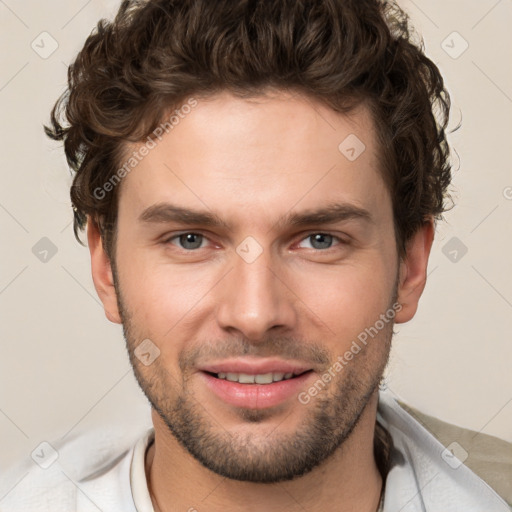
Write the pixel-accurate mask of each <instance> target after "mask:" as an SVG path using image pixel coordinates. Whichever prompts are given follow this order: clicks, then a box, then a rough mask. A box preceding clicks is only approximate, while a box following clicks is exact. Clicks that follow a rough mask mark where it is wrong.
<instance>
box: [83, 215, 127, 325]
mask: <svg viewBox="0 0 512 512" xmlns="http://www.w3.org/2000/svg"><path fill="white" fill-rule="evenodd" d="M87 241H88V244H89V252H90V253H91V270H92V280H93V281H94V287H95V288H96V293H97V294H98V297H99V298H100V300H101V302H102V303H103V307H104V309H105V315H106V317H107V318H108V319H109V320H110V321H111V322H113V323H116V324H120V323H121V315H120V314H119V308H118V305H117V294H116V289H115V287H114V278H113V275H112V267H111V266H110V259H109V258H108V256H107V254H106V252H105V250H104V249H103V241H102V240H101V235H100V230H99V228H98V224H97V223H96V222H95V221H94V220H93V219H92V218H91V217H88V218H87Z"/></svg>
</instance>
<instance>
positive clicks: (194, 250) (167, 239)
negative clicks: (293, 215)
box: [163, 231, 349, 253]
mask: <svg viewBox="0 0 512 512" xmlns="http://www.w3.org/2000/svg"><path fill="white" fill-rule="evenodd" d="M183 235H199V236H202V237H203V239H205V240H209V239H208V237H207V236H206V235H204V234H202V233H197V232H195V231H184V232H182V233H178V234H177V235H173V236H171V237H169V238H166V239H165V240H164V241H163V244H164V245H168V244H172V240H175V239H179V238H180V237H181V236H183ZM313 235H327V236H330V237H332V238H333V240H336V241H337V242H338V244H336V245H334V246H331V247H328V248H327V249H315V248H312V250H314V251H318V252H329V251H330V250H331V249H334V248H335V247H336V246H338V245H348V244H349V242H348V241H347V240H344V239H343V238H341V237H339V236H337V235H335V234H333V233H328V232H324V231H311V232H310V233H307V234H306V235H305V236H303V237H302V238H301V239H300V242H302V241H304V240H306V239H308V238H311V237H312V236H313ZM172 245H175V244H172ZM175 247H177V248H178V249H179V250H181V251H182V252H186V253H193V252H196V251H199V250H200V249H204V247H199V248H197V249H184V248H182V247H178V246H175ZM308 249H309V248H308Z"/></svg>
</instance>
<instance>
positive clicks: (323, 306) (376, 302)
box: [296, 261, 394, 344]
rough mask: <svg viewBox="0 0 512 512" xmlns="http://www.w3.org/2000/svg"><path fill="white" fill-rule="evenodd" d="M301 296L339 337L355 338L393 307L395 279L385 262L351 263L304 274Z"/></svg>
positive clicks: (340, 338)
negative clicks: (356, 264) (391, 305)
mask: <svg viewBox="0 0 512 512" xmlns="http://www.w3.org/2000/svg"><path fill="white" fill-rule="evenodd" d="M296 283H297V285H296V286H298V287H300V290H301V291H300V293H298V295H299V296H300V297H301V299H302V300H304V302H305V304H306V305H307V307H308V308H309V309H310V310H311V311H313V312H314V313H315V314H316V315H317V316H318V317H319V318H320V320H321V321H322V322H323V323H324V325H327V326H328V327H329V330H330V331H329V332H331V331H332V332H331V334H332V336H333V337H334V338H335V339H336V340H337V343H339V342H340V341H343V342H346V343H348V344H350V343H351V341H352V339H354V338H356V337H357V335H358V334H359V333H360V332H362V331H364V329H365V328H367V327H369V326H371V325H374V324H375V322H376V320H378V319H379V317H380V315H381V314H382V313H385V312H386V310H387V309H388V308H389V307H390V301H391V298H392V293H393V285H394V279H391V275H390V271H389V269H387V268H386V265H384V264H383V262H378V261H374V262H372V264H368V265H362V264H361V265H359V266H355V265H347V266H338V267H333V268H332V269H330V271H329V272H327V273H326V272H318V273H310V274H308V275H304V276H303V278H302V280H301V282H300V284H299V283H298V281H296Z"/></svg>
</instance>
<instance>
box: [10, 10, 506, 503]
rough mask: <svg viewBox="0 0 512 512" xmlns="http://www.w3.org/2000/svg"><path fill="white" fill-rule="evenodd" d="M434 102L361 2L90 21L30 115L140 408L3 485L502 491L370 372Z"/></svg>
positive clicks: (414, 496) (116, 498)
mask: <svg viewBox="0 0 512 512" xmlns="http://www.w3.org/2000/svg"><path fill="white" fill-rule="evenodd" d="M449 108H450V102H449V96H448V93H447V92H446V90H445V89H444V85H443V79H442V77H441V75H440V73H439V70H438V69H437V68H436V66H435V65H434V64H433V63H432V62H431V61H430V60H429V59H428V58H427V57H426V56H425V55H424V54H423V53H422V51H421V49H420V48H418V47H416V46H415V45H414V44H412V43H411V42H410V40H409V33H408V26H407V18H406V16H405V14H404V13H403V12H401V11H400V10H399V9H398V8H397V7H396V6H394V5H391V4H386V3H384V2H380V1H377V0H373V1H370V0H365V1H361V0H357V1H356V0H316V1H311V2H304V1H297V0H282V1H276V0H259V1H253V2H247V1H242V0H177V1H170V0H154V1H153V0H149V1H135V0H126V1H124V2H123V3H122V5H121V7H120V10H119V13H118V14H117V17H116V18H115V20H114V21H113V22H112V23H108V22H105V21H102V22H100V23H99V24H98V29H97V30H96V31H95V32H94V33H93V34H92V35H91V36H90V37H89V38H88V39H87V41H86V42H85V45H84V47H83V49H82V50H81V52H80V53H79V55H78V57H77V59H76V61H75V62H74V63H73V64H72V65H71V67H70V73H69V91H68V93H67V94H65V95H64V96H63V97H62V98H61V101H60V102H58V103H57V104H56V106H55V108H54V111H53V113H52V123H51V127H49V128H47V134H48V135H50V136H51V137H53V138H54V139H57V140H63V141H64V144H65V151H66V156H67V158H68V162H69V164H70V166H71V167H72V169H73V170H74V171H75V176H74V182H73V186H72V190H71V198H72V201H73V205H74V212H75V233H77V234H78V232H79V231H80V230H81V229H83V228H86V229H87V238H88V245H89V249H90V253H91V263H92V275H93V280H94V284H95V287H96V290H97V292H98V295H99V297H100V299H101V301H102V303H103V305H104V308H105V313H106V316H107V318H108V319H109V320H110V321H112V322H115V323H122V325H123V329H124V334H125V338H126V344H127V349H128V354H129V357H130V361H131V363H132V365H133V369H134V372H135V376H136V378H137V380H138V382H139V384H140V386H141V388H142V390H143V391H144V393H145V394H146V396H147V398H148V400H149V402H150V403H151V406H152V422H153V426H154V428H152V429H150V430H148V431H147V432H146V433H145V434H144V436H142V437H141V438H140V439H139V440H138V441H137V442H136V443H135V445H134V446H130V447H128V448H127V449H118V448H116V445H115V440H114V441H113V443H114V444H113V445H111V446H109V444H110V442H111V440H110V439H109V438H107V437H105V438H100V437H98V439H96V440H93V441H92V442H91V443H84V444H83V445H82V447H81V449H75V453H76V454H75V460H76V463H77V467H75V468H71V467H69V466H68V467H65V468H62V466H60V467H59V465H58V464H54V465H53V466H52V467H50V468H48V469H47V470H46V472H45V471H44V470H41V471H40V472H37V473H36V472H34V473H33V474H32V475H31V477H30V478H29V479H28V480H27V482H26V483H24V486H21V487H20V489H17V492H14V493H11V494H10V495H9V496H7V498H6V500H4V503H3V504H1V505H2V506H3V507H4V509H5V510H80V511H82V510H83V511H85V510H102V511H123V512H124V511H126V512H129V511H139V512H142V511H150V510H154V511H156V512H158V511H162V512H164V511H175V510H176V511H177V510H183V511H187V510H188V511H194V510H197V511H202V510H205V511H209V512H217V511H238V510H247V511H265V512H268V511H270V512H272V511H277V510H279V511H282V510H297V511H298V510H308V511H320V510H322V511H326V510H329V511H331V510H332V511H342V512H348V511H358V512H370V511H371V512H374V511H377V510H381V511H385V512H391V511H392V512H397V511H399V510H403V511H420V510H428V511H439V512H441V511H442V512H449V511H461V510H464V511H481V512H483V511H496V512H498V511H505V510H508V506H507V505H506V503H505V501H504V500H503V499H502V498H501V497H500V496H499V495H498V494H497V493H496V492H495V491H494V490H492V489H491V487H490V486H489V485H488V484H487V483H485V482H484V481H483V480H482V479H480V478H479V477H478V476H477V475H476V474H475V473H473V472H472V471H471V470H470V469H469V468H468V467H466V466H465V465H461V464H460V461H458V460H457V457H456V455H457V453H455V455H454V454H453V453H451V452H450V451H448V452H447V451H446V450H445V449H444V446H443V445H442V444H441V443H440V442H439V441H438V440H436V438H435V437H434V436H433V435H432V434H430V433H429V432H428V431H427V430H426V429H425V428H424V427H423V426H422V425H421V424H420V423H419V422H418V421H416V420H415V419H414V418H413V417H412V416H411V414H409V413H408V412H407V411H406V410H405V409H404V408H402V407H400V405H399V404H398V403H397V402H396V401H395V400H394V399H393V397H392V396H391V395H390V394H389V393H385V392H383V391H380V390H379V383H380V381H381V378H382V374H383V371H384V369H385V366H386V363H387V361H388V356H389V351H390V347H391V338H392V334H393V325H394V324H395V323H403V322H407V321H409V320H410V319H411V318H412V317H413V316H414V314H415V312H416V309H417V306H418V301H419V299H420V296H421V294H422V292H423V289H424V286H425V281H426V268H427V262H428V257H429V253H430V249H431V246H432V241H433V237H434V227H435V226H434V224H435V220H436V219H438V218H440V216H441V214H442V212H443V211H444V210H445V208H446V198H447V196H446V190H447V187H448V185H449V183H450V164H449V149H448V145H447V142H446V138H445V134H444V129H445V128H446V124H447V121H448V113H449ZM436 109H437V111H438V114H439V117H438V118H436V117H435V116H434V113H433V112H434V111H435V110H436ZM61 115H63V116H64V118H65V120H61V119H60V116H61ZM189 244H190V245H189ZM85 446H87V448H85ZM62 450H65V447H63V448H62ZM61 469H62V471H61ZM70 472H71V474H72V477H71V478H70V477H69V473H70ZM21 489H25V490H21ZM16 507H18V508H16ZM4 509H2V510H4Z"/></svg>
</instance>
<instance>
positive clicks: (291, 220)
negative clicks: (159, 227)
mask: <svg viewBox="0 0 512 512" xmlns="http://www.w3.org/2000/svg"><path fill="white" fill-rule="evenodd" d="M347 220H360V221H363V222H365V223H374V222H375V220H374V219H373V217H372V215H371V214H370V212H369V211H368V210H366V209H364V208H361V207H359V206H356V205H354V204H350V203H331V204H328V205H327V206H325V207H322V208H318V209H314V210H306V211H303V212H289V213H287V214H286V215H285V216H283V217H282V218H281V219H279V220H278V221H277V222H276V223H275V225H274V226H273V228H272V229H280V228H283V227H286V226H293V227H300V226H307V225H311V224H335V223H337V222H343V221H347ZM139 221H140V222H143V223H169V222H176V223H178V224H183V225H187V226H197V225H203V226H207V227H212V228H225V229H227V230H228V231H231V228H232V227H231V226H230V224H229V223H227V222H226V221H224V220H223V219H222V218H221V217H219V216H218V215H216V214H215V213H212V212H209V211H206V210H192V209H189V208H183V207H181V206H177V205H174V204H171V203H157V204H154V205H152V206H150V207H148V208H146V209H145V210H144V211H143V212H142V213H141V214H140V216H139Z"/></svg>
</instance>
